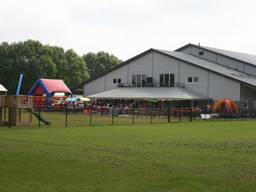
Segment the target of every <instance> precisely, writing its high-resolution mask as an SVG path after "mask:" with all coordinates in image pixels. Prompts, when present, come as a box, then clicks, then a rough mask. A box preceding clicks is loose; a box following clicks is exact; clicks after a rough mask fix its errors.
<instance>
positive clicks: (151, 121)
mask: <svg viewBox="0 0 256 192" xmlns="http://www.w3.org/2000/svg"><path fill="white" fill-rule="evenodd" d="M150 108H151V110H150V123H151V124H152V123H153V105H152V103H151V105H150Z"/></svg>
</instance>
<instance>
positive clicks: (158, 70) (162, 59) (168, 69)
mask: <svg viewBox="0 0 256 192" xmlns="http://www.w3.org/2000/svg"><path fill="white" fill-rule="evenodd" d="M153 63H154V65H153V78H154V83H156V84H159V83H160V82H159V80H160V74H174V78H175V83H179V82H180V75H179V67H180V66H179V65H180V64H179V61H178V60H177V59H172V58H170V57H167V56H165V55H162V54H159V53H154V54H153Z"/></svg>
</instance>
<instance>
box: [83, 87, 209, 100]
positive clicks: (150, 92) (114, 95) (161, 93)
mask: <svg viewBox="0 0 256 192" xmlns="http://www.w3.org/2000/svg"><path fill="white" fill-rule="evenodd" d="M88 98H92V99H160V100H201V99H207V98H206V97H203V96H200V95H197V94H194V93H192V92H190V91H189V90H187V89H185V88H177V87H129V88H123V87H122V88H121V87H118V88H114V89H111V90H107V91H104V92H100V93H97V94H94V95H90V96H88Z"/></svg>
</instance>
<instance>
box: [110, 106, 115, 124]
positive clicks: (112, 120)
mask: <svg viewBox="0 0 256 192" xmlns="http://www.w3.org/2000/svg"><path fill="white" fill-rule="evenodd" d="M114 112H115V111H114V107H113V108H112V118H111V123H112V125H113V124H114Z"/></svg>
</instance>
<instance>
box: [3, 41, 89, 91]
mask: <svg viewBox="0 0 256 192" xmlns="http://www.w3.org/2000/svg"><path fill="white" fill-rule="evenodd" d="M21 73H23V74H24V81H23V84H22V93H23V94H26V93H27V92H28V91H29V89H30V88H31V87H32V85H33V84H34V82H35V81H36V80H37V79H39V78H62V79H64V81H65V82H66V83H67V85H68V86H74V85H76V84H79V83H81V82H82V81H85V80H86V79H88V78H89V76H88V72H87V67H86V63H85V62H84V61H83V59H82V57H80V56H79V55H77V54H76V53H75V52H74V51H73V50H68V51H67V52H65V51H64V49H63V48H60V47H56V46H49V45H42V44H41V43H40V42H39V41H34V40H27V41H24V42H18V43H12V44H8V43H1V44H0V83H2V84H4V85H5V86H6V87H7V89H8V90H9V93H11V94H14V93H15V90H16V87H17V84H18V78H19V75H20V74H21Z"/></svg>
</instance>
